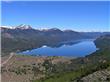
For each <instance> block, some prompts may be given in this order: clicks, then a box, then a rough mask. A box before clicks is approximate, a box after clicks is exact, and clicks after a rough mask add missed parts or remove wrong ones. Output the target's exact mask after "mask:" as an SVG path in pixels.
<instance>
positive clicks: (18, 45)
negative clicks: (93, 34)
mask: <svg viewBox="0 0 110 82" xmlns="http://www.w3.org/2000/svg"><path fill="white" fill-rule="evenodd" d="M1 38H2V39H1V40H2V41H1V43H2V44H1V45H2V53H9V52H16V51H22V50H27V49H33V48H38V47H41V46H42V45H48V46H52V45H54V44H57V43H60V42H63V41H69V40H78V39H83V38H86V37H85V36H84V35H82V34H81V33H79V32H75V31H72V30H65V31H62V30H60V29H57V28H51V29H46V30H45V29H43V30H38V29H33V28H32V27H31V26H30V25H24V24H21V25H19V26H16V27H11V28H10V27H9V28H8V27H1Z"/></svg>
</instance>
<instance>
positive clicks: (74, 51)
mask: <svg viewBox="0 0 110 82" xmlns="http://www.w3.org/2000/svg"><path fill="white" fill-rule="evenodd" d="M93 41H94V40H91V39H90V40H80V41H76V42H75V41H73V42H67V43H60V44H57V45H54V46H46V45H43V46H42V47H40V48H36V49H32V50H27V51H23V52H20V53H19V54H25V55H40V56H66V57H84V56H86V55H89V54H91V53H93V52H95V51H96V50H97V48H96V46H95V44H94V42H93Z"/></svg>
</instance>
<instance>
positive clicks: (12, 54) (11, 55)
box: [1, 52, 14, 66]
mask: <svg viewBox="0 0 110 82" xmlns="http://www.w3.org/2000/svg"><path fill="white" fill-rule="evenodd" d="M13 56H14V53H13V52H12V53H10V56H9V57H8V59H7V60H5V61H4V62H3V63H1V66H3V65H4V64H6V63H7V62H8V61H9V60H10V59H11V58H12V57H13Z"/></svg>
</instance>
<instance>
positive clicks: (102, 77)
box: [81, 67, 110, 82]
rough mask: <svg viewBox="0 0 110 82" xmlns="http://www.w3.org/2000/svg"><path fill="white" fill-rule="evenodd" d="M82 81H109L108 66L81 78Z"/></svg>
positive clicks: (109, 70)
mask: <svg viewBox="0 0 110 82" xmlns="http://www.w3.org/2000/svg"><path fill="white" fill-rule="evenodd" d="M81 81H82V82H110V67H109V68H108V69H104V70H100V71H96V72H94V73H92V74H89V75H88V76H86V77H83V78H82V79H81Z"/></svg>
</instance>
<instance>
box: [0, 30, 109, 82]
mask: <svg viewBox="0 0 110 82" xmlns="http://www.w3.org/2000/svg"><path fill="white" fill-rule="evenodd" d="M5 30H6V29H5ZM8 31H9V32H8V33H10V31H11V33H13V31H15V29H13V30H12V29H11V30H10V29H8ZM16 31H18V29H17V30H16ZM21 31H22V30H21V29H20V33H19V34H22V32H21ZM24 31H26V32H27V31H29V32H30V29H28V30H27V29H26V30H23V32H24ZM6 32H7V31H6ZM6 32H5V31H2V38H5V39H10V37H9V35H8V37H6V35H5V34H6ZM55 32H56V30H55ZM4 35H5V36H4ZM11 36H14V38H11V40H10V41H9V42H8V40H7V42H6V43H5V45H3V44H2V46H3V50H4V51H3V54H5V55H3V56H2V68H1V75H2V81H3V82H15V81H16V82H61V81H62V82H87V80H89V82H94V81H96V82H99V81H100V82H109V81H110V77H109V76H110V73H109V72H110V70H109V67H110V47H109V46H110V43H109V41H110V35H109V33H107V34H101V35H100V36H97V38H96V37H94V38H95V39H96V40H94V43H95V45H96V47H97V48H99V50H96V52H93V53H91V54H88V55H85V56H84V57H75V58H74V57H73V58H71V57H70V58H69V57H63V56H43V55H42V56H40V55H38V56H35V55H33V56H31V55H25V54H22V55H19V54H17V53H16V52H17V49H19V50H20V51H22V50H23V49H24V50H25V49H29V47H28V45H30V44H31V43H33V41H32V39H33V38H32V37H30V38H31V41H32V42H31V43H28V45H25V47H27V48H23V47H24V44H22V43H21V42H19V45H20V46H21V45H23V46H21V47H19V48H18V44H13V41H12V40H15V41H19V40H22V39H21V37H20V35H15V33H14V34H11ZM24 36H27V35H24ZM49 36H50V34H49ZM75 36H76V35H75ZM18 37H20V38H19V40H18ZM22 37H23V36H22ZM52 37H53V36H52ZM23 38H24V37H23ZM34 39H35V38H34ZM80 39H81V37H80ZM83 39H85V38H84V37H83ZM87 39H88V38H87ZM51 40H53V39H51ZM75 40H76V39H75ZM77 40H78V39H77ZM56 41H57V40H56ZM68 41H69V40H68ZM26 42H28V39H27V41H26ZM52 42H53V41H52ZM58 42H61V41H58ZM58 42H57V43H58ZM9 43H11V44H9ZM52 44H53V43H52ZM9 45H10V46H9ZM13 46H15V47H16V48H15V49H14V50H13V48H14V47H13ZM89 47H90V46H89ZM6 48H7V49H9V50H10V51H7V49H6ZM32 48H33V47H32V46H31V47H30V49H32ZM44 48H46V47H44ZM5 51H6V53H4V52H5ZM12 51H13V52H12ZM102 72H103V73H104V75H101V76H100V74H101V73H102ZM96 75H97V76H96ZM88 78H90V79H88ZM93 78H94V79H93Z"/></svg>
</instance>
